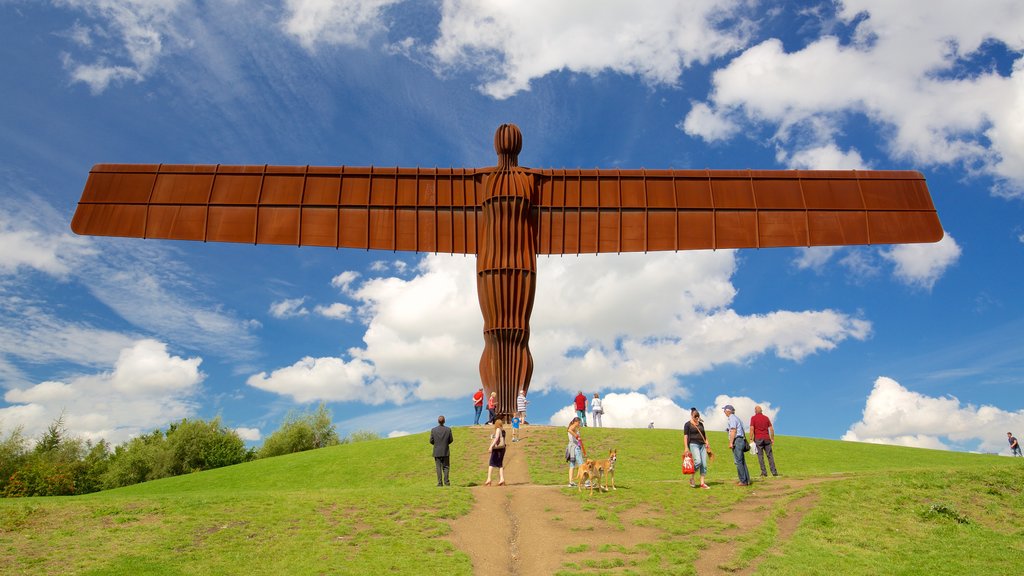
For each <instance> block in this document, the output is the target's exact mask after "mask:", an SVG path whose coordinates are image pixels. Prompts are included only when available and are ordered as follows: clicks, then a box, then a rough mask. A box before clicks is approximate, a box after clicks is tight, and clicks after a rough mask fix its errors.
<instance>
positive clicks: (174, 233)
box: [71, 164, 491, 254]
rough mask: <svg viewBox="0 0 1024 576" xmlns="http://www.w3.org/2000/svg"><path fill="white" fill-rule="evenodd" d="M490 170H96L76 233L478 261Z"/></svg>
mask: <svg viewBox="0 0 1024 576" xmlns="http://www.w3.org/2000/svg"><path fill="white" fill-rule="evenodd" d="M490 171H491V169H480V170H466V169H459V168H396V167H391V168H381V167H352V166H331V167H319V166H224V165H191V164H189V165H180V164H178V165H168V164H97V165H96V166H94V167H93V169H92V170H91V171H90V172H89V179H88V181H87V182H86V185H85V189H84V191H83V192H82V198H81V201H79V203H78V209H77V210H76V211H75V216H74V218H73V219H72V221H71V228H72V230H74V231H75V232H76V233H78V234H87V235H96V236H127V237H134V238H165V239H176V240H199V241H202V242H245V243H250V244H291V245H295V246H333V247H335V248H361V249H366V250H370V249H373V250H393V251H413V252H441V253H453V254H475V253H476V251H477V240H478V229H479V220H480V218H479V214H480V207H479V205H480V201H481V199H482V194H483V182H484V178H485V177H486V174H487V173H488V172H490Z"/></svg>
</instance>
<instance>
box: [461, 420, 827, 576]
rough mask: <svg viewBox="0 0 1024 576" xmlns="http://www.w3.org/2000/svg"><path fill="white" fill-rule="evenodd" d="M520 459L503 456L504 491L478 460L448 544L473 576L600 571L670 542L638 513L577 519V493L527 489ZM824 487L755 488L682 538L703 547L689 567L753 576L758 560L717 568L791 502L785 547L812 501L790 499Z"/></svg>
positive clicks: (810, 496) (784, 524) (780, 483)
mask: <svg viewBox="0 0 1024 576" xmlns="http://www.w3.org/2000/svg"><path fill="white" fill-rule="evenodd" d="M477 430H479V431H477ZM490 430H491V429H490V428H480V429H476V430H473V435H474V436H477V435H479V437H480V440H481V442H477V445H480V444H481V443H484V444H485V443H486V435H487V434H488V433H489V432H490ZM525 452H526V451H525V450H524V446H523V445H521V444H511V443H510V444H509V448H508V452H507V454H506V456H505V480H506V484H507V485H506V486H497V485H496V484H497V476H496V475H495V476H493V478H492V479H493V480H494V485H492V486H483V485H482V484H483V481H484V479H485V477H486V473H487V456H486V454H481V456H480V459H479V462H480V467H479V468H478V470H480V472H479V474H480V480H479V483H480V485H478V486H474V487H471V488H470V491H471V492H472V494H473V498H474V500H475V503H474V506H473V509H472V510H471V511H470V513H469V514H467V515H466V516H463V517H461V518H458V519H456V520H455V521H454V522H453V523H452V533H451V535H450V537H449V539H450V541H451V542H452V544H453V545H454V546H455V547H456V548H458V549H459V550H461V551H463V552H465V553H466V554H468V555H469V557H470V560H471V561H472V563H473V573H474V574H477V575H481V576H491V575H498V574H512V575H527V574H528V575H535V574H554V573H556V572H558V571H559V570H563V569H567V567H568V566H572V564H571V563H572V562H576V561H579V560H580V559H582V558H585V559H586V560H587V561H591V562H596V563H598V564H600V565H603V566H616V565H618V566H626V565H628V563H629V561H630V557H629V554H630V553H631V551H632V550H635V547H636V546H637V545H639V544H642V543H649V542H655V541H658V540H659V539H662V540H663V539H665V538H669V536H668V535H667V534H665V533H664V532H662V531H661V530H658V529H657V528H654V527H649V526H642V525H638V523H637V522H635V520H637V519H639V518H642V517H643V516H644V515H646V514H647V512H645V511H642V510H639V509H633V510H628V511H625V512H623V513H622V514H621V521H619V522H616V523H615V524H614V525H613V524H611V523H609V522H605V521H602V520H600V519H597V518H595V517H594V515H593V514H582V513H580V506H581V499H580V498H579V497H577V496H576V494H575V492H573V493H572V494H567V493H566V490H565V488H564V486H563V485H557V486H544V485H536V484H533V483H531V481H530V476H529V472H528V470H527V464H526V454H525ZM828 480H830V479H827V478H812V479H790V478H772V479H770V480H768V481H762V482H758V483H757V484H756V485H755V486H754V487H752V488H750V489H749V492H748V493H747V494H746V496H745V497H744V498H743V499H742V500H740V501H739V502H738V503H736V504H735V505H733V506H732V507H731V508H730V509H729V510H726V511H723V518H726V519H727V521H728V522H729V523H730V525H729V526H728V527H726V528H724V529H722V528H721V526H720V525H719V526H718V527H717V528H709V529H707V530H701V531H698V532H697V533H694V534H690V535H688V536H687V538H688V539H692V538H695V537H697V538H700V539H701V540H703V541H704V542H705V543H706V547H705V548H704V549H703V550H701V553H700V555H699V557H698V559H697V562H696V563H695V565H694V567H695V568H696V571H697V574H700V575H704V574H749V573H752V572H753V571H754V570H755V569H756V568H757V565H758V564H759V563H760V562H759V561H757V560H755V561H754V562H752V563H750V564H748V565H746V566H744V567H743V569H742V570H736V569H735V568H733V569H732V570H731V571H728V570H726V569H724V568H723V567H726V566H728V565H729V564H730V563H731V562H732V561H733V560H734V557H735V555H736V552H737V549H736V545H735V543H734V542H733V540H734V537H736V536H739V535H742V534H745V533H747V532H749V531H751V530H754V529H757V528H758V527H759V526H761V525H762V524H763V523H764V522H765V521H767V519H768V518H769V516H770V514H771V511H772V510H773V507H774V506H775V505H776V504H777V503H778V502H779V501H780V500H784V499H787V498H789V499H790V502H789V503H788V504H787V505H786V514H785V515H784V516H780V517H778V518H777V519H776V528H777V537H776V539H775V543H776V544H778V543H780V542H783V541H785V540H787V539H788V538H790V537H791V536H792V534H793V533H794V532H795V531H796V529H797V527H798V526H799V524H800V521H801V520H802V519H803V517H804V515H805V514H806V513H807V512H809V511H810V510H811V509H813V507H814V505H815V503H816V502H817V498H818V494H817V492H815V491H813V490H812V491H810V492H808V493H806V494H804V495H800V496H796V495H797V494H798V493H800V492H802V491H804V492H806V491H807V490H806V489H807V488H808V487H810V486H813V485H815V484H818V483H820V482H823V481H828ZM595 497H598V495H597V494H595ZM584 498H586V496H584ZM570 549H571V551H572V553H571V554H570V553H568V551H570ZM568 569H569V570H570V571H572V570H574V569H573V568H568ZM577 569H578V568H577ZM617 571H618V570H615V569H614V568H612V569H611V572H617Z"/></svg>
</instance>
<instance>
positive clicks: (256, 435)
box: [235, 427, 263, 442]
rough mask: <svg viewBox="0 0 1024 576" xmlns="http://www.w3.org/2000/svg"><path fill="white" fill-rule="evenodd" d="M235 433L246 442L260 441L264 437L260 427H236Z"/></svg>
mask: <svg viewBox="0 0 1024 576" xmlns="http://www.w3.org/2000/svg"><path fill="white" fill-rule="evenodd" d="M235 434H238V437H239V438H241V439H242V440H245V441H246V442H259V441H260V440H262V439H263V434H261V433H260V429H259V428H244V427H240V428H235Z"/></svg>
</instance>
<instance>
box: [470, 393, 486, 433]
mask: <svg viewBox="0 0 1024 576" xmlns="http://www.w3.org/2000/svg"><path fill="white" fill-rule="evenodd" d="M473 411H474V412H475V413H476V414H475V415H474V416H473V426H479V425H480V413H481V412H483V411H484V389H483V388H481V389H479V390H477V391H476V394H473Z"/></svg>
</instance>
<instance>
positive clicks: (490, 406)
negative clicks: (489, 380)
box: [487, 392, 498, 424]
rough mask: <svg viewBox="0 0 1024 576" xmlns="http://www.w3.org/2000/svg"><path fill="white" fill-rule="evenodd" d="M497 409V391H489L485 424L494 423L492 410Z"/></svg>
mask: <svg viewBox="0 0 1024 576" xmlns="http://www.w3.org/2000/svg"><path fill="white" fill-rule="evenodd" d="M497 409H498V393H497V392H491V395H490V396H488V397H487V424H494V411H495V410H497Z"/></svg>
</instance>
